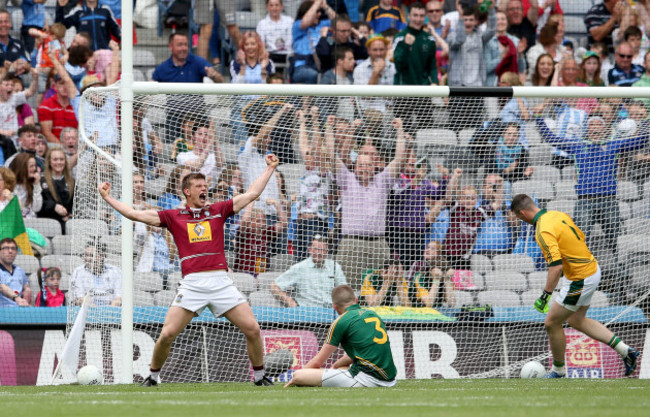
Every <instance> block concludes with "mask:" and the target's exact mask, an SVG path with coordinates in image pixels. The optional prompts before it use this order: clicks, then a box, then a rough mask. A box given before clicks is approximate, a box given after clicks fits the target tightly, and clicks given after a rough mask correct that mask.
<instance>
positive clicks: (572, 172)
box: [561, 165, 576, 183]
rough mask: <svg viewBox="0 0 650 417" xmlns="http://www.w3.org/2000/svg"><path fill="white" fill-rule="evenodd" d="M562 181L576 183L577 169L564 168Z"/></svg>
mask: <svg viewBox="0 0 650 417" xmlns="http://www.w3.org/2000/svg"><path fill="white" fill-rule="evenodd" d="M561 171H562V180H563V181H571V182H573V183H575V182H576V167H575V166H573V165H568V166H565V167H564V168H562V170H561Z"/></svg>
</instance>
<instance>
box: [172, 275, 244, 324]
mask: <svg viewBox="0 0 650 417" xmlns="http://www.w3.org/2000/svg"><path fill="white" fill-rule="evenodd" d="M245 302H246V298H245V297H244V296H243V295H242V294H241V293H240V292H239V290H238V289H237V287H235V284H234V283H233V282H232V280H231V279H230V277H229V276H228V274H227V273H226V272H225V271H211V272H197V273H194V274H189V275H186V276H185V277H184V278H183V279H182V280H181V283H180V287H179V288H178V290H177V291H176V297H174V301H172V306H173V307H181V308H184V309H185V310H189V311H192V312H194V313H195V314H196V315H197V316H199V315H200V314H201V313H202V312H203V310H204V309H205V308H206V307H208V308H209V309H210V311H212V314H214V316H215V317H220V316H222V315H223V314H224V313H226V312H227V311H228V310H230V309H232V308H233V307H236V306H238V305H239V304H243V303H245Z"/></svg>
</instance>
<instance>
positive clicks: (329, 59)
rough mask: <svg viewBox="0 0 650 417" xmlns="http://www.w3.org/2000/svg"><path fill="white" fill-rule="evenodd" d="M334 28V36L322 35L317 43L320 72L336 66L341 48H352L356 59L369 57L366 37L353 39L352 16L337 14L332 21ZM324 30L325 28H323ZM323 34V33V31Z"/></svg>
mask: <svg viewBox="0 0 650 417" xmlns="http://www.w3.org/2000/svg"><path fill="white" fill-rule="evenodd" d="M332 23H333V25H332V30H333V32H334V36H329V35H327V34H326V35H325V36H321V38H320V40H319V41H318V44H317V45H316V54H317V55H318V59H319V60H320V72H321V73H326V72H327V71H329V70H330V69H332V68H333V67H334V66H336V56H335V55H336V51H338V50H339V49H341V48H345V47H347V48H350V50H351V51H352V54H353V55H354V60H355V61H360V60H362V59H366V58H368V52H367V51H366V48H365V45H364V44H365V42H366V39H365V38H357V39H353V38H352V37H351V34H352V23H351V22H350V18H349V17H347V16H345V15H343V16H337V17H336V19H334V21H333V22H332ZM323 32H324V30H323ZM321 34H322V33H321Z"/></svg>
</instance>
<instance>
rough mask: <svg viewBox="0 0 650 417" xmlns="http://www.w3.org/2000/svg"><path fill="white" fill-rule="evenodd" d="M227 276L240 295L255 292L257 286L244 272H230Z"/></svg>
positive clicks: (251, 277)
mask: <svg viewBox="0 0 650 417" xmlns="http://www.w3.org/2000/svg"><path fill="white" fill-rule="evenodd" d="M228 275H229V276H230V278H231V279H232V281H233V282H234V283H235V287H237V289H238V290H239V291H241V292H242V293H244V294H250V293H252V292H253V291H255V289H256V287H257V284H256V282H255V278H253V276H252V275H251V274H247V273H246V272H232V273H230V274H228Z"/></svg>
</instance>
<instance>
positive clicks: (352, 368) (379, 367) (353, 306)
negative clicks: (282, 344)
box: [284, 285, 397, 388]
mask: <svg viewBox="0 0 650 417" xmlns="http://www.w3.org/2000/svg"><path fill="white" fill-rule="evenodd" d="M332 304H333V306H334V310H336V312H337V313H339V315H340V316H339V318H337V319H336V320H335V321H334V322H333V323H332V324H331V326H330V329H329V332H328V333H327V339H326V340H325V343H324V344H323V347H322V348H321V349H320V351H319V352H318V353H317V354H316V356H314V357H313V358H312V359H311V360H310V361H309V362H307V364H306V365H305V366H304V367H303V369H298V370H297V371H295V372H294V374H293V378H292V379H291V381H289V382H288V383H287V384H286V385H285V386H284V387H285V388H286V387H288V386H290V385H297V386H302V387H320V386H323V387H392V386H394V385H395V376H396V375H397V369H396V368H395V364H394V363H393V354H392V352H391V350H390V340H388V333H386V326H385V325H384V322H383V321H382V320H381V318H380V317H379V316H378V315H377V313H375V312H374V311H372V310H365V309H362V308H361V307H360V306H359V302H358V300H357V297H356V296H355V295H354V290H353V289H352V287H350V286H349V285H339V286H338V287H335V288H334V289H333V290H332ZM339 344H340V345H341V346H342V347H343V350H344V351H345V354H344V355H343V356H342V357H341V358H340V359H339V360H337V361H336V362H335V363H334V365H333V367H332V369H322V366H323V365H324V364H325V361H326V360H327V359H328V358H329V357H330V356H332V354H333V353H334V352H335V351H336V349H338V347H339Z"/></svg>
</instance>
